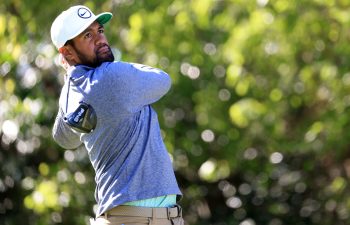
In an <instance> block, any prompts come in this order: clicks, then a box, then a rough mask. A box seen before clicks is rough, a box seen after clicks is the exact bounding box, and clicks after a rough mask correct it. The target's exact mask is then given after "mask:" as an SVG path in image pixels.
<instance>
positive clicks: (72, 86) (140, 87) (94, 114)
mask: <svg viewBox="0 0 350 225" xmlns="http://www.w3.org/2000/svg"><path fill="white" fill-rule="evenodd" d="M111 18H112V14H111V13H109V12H104V13H101V14H98V15H95V14H94V13H93V12H92V11H91V10H90V9H89V8H87V7H85V6H81V5H78V6H73V7H71V8H69V9H67V10H66V11H63V12H62V13H61V14H60V15H59V16H58V17H57V18H56V19H55V20H54V22H53V23H52V26H51V39H52V42H53V44H54V45H55V46H56V48H57V49H58V51H59V53H60V55H61V61H62V64H63V66H64V67H65V69H66V70H67V74H66V77H65V84H64V86H63V87H62V91H61V95H60V99H59V109H58V114H57V117H56V120H55V123H54V127H53V131H52V134H53V138H54V139H55V141H56V142H57V143H58V144H59V145H60V146H62V147H63V148H66V149H75V148H77V147H79V146H80V145H84V147H85V148H86V150H87V152H88V156H89V159H90V161H91V164H92V166H93V168H94V170H95V181H96V190H95V198H96V201H97V206H98V207H97V211H96V218H94V219H91V220H90V222H91V224H109V225H116V224H119V225H120V224H125V225H127V224H153V225H171V224H178V225H180V224H183V223H184V222H183V219H182V212H181V208H180V206H179V205H177V199H179V198H180V197H181V192H180V190H179V187H178V184H177V181H176V178H175V175H174V171H173V168H172V163H171V160H170V158H169V155H168V152H167V150H166V148H165V145H164V143H163V140H162V136H161V133H160V128H159V123H158V118H157V114H156V112H155V111H154V110H153V108H152V107H151V106H150V105H151V104H152V103H154V102H156V101H158V100H159V99H160V98H161V97H162V96H163V95H165V94H166V93H167V92H168V90H169V89H170V86H171V80H170V78H169V76H168V74H166V73H165V72H163V71H161V70H159V69H155V68H152V67H149V66H145V65H141V64H135V63H127V62H121V61H114V56H113V53H112V51H111V48H110V46H109V44H108V41H107V38H106V36H105V34H104V26H103V25H104V24H105V23H107V22H108V21H109V20H110V19H111Z"/></svg>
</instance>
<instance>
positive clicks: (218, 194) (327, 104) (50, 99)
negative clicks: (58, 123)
mask: <svg viewBox="0 0 350 225" xmlns="http://www.w3.org/2000/svg"><path fill="white" fill-rule="evenodd" d="M72 4H85V5H87V6H89V7H90V8H91V9H92V10H93V11H94V12H95V13H100V12H102V11H111V12H113V14H114V17H113V19H112V21H111V22H110V23H109V24H108V25H106V33H107V36H108V38H109V42H110V44H111V46H112V47H113V51H114V53H115V56H116V58H117V59H118V60H123V61H131V62H138V63H143V64H147V65H151V66H154V67H158V68H161V69H163V70H165V71H166V72H168V73H169V74H170V75H171V77H172V80H173V86H172V89H171V91H170V93H169V94H168V95H166V96H165V97H164V98H163V99H162V100H161V101H159V102H158V103H156V104H155V105H154V107H155V108H156V110H157V112H158V115H159V118H160V122H161V126H162V131H163V135H164V140H165V142H166V145H167V147H168V150H169V153H170V155H171V158H172V160H173V163H174V168H175V171H176V175H177V178H178V181H179V185H180V186H181V189H182V191H183V194H184V198H183V199H182V201H181V202H180V204H181V205H182V206H183V208H184V217H185V220H186V222H187V224H189V225H199V224H201V225H203V224H204V225H205V224H208V225H209V224H212V225H226V224H227V225H310V224H318V225H334V224H337V225H348V224H350V181H349V177H350V151H349V150H350V149H349V148H350V132H349V131H350V116H349V115H350V45H349V41H350V29H349V28H350V26H349V25H350V1H348V0H298V1H296V0H172V1H170V0H162V1H160V0H106V1H98V0H94V1H91V0H90V1H68V0H60V1H40V0H2V2H1V4H0V49H1V51H0V143H1V145H0V165H1V170H0V224H1V225H15V224H28V225H48V224H65V225H73V224H75V225H78V224H81V225H83V224H87V223H88V222H87V221H88V218H89V217H90V216H93V215H94V211H93V209H94V204H95V200H94V197H93V192H94V187H95V183H94V174H93V170H92V167H91V165H90V162H89V160H88V158H87V155H86V152H85V150H84V149H62V148H60V147H59V146H58V145H57V144H55V143H54V141H53V139H52V138H51V129H52V125H53V122H54V118H55V115H56V112H57V106H58V101H57V100H58V96H59V93H60V88H61V86H62V83H63V74H64V70H63V69H62V68H60V67H59V66H58V63H57V61H58V60H57V50H56V49H55V48H54V47H53V45H52V44H51V40H50V27H51V23H52V21H53V20H54V18H55V17H56V16H57V15H58V14H59V13H60V12H61V11H63V10H65V9H67V8H68V7H69V6H71V5H72ZM107 91H108V90H107Z"/></svg>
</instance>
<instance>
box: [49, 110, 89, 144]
mask: <svg viewBox="0 0 350 225" xmlns="http://www.w3.org/2000/svg"><path fill="white" fill-rule="evenodd" d="M52 137H53V139H54V140H55V141H56V142H57V144H59V145H60V146H61V147H63V148H65V149H76V148H78V147H79V146H80V145H81V144H82V143H81V141H80V136H79V134H77V133H75V132H74V131H73V130H72V129H71V128H70V127H69V126H68V125H67V124H66V123H65V122H64V114H63V111H62V109H61V108H60V109H59V111H58V114H57V116H56V120H55V123H54V126H53V129H52Z"/></svg>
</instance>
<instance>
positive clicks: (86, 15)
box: [78, 8, 91, 19]
mask: <svg viewBox="0 0 350 225" xmlns="http://www.w3.org/2000/svg"><path fill="white" fill-rule="evenodd" d="M78 16H79V17H80V18H83V19H87V18H90V17H91V12H90V11H89V10H88V9H87V8H79V9H78Z"/></svg>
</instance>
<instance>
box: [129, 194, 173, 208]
mask: <svg viewBox="0 0 350 225" xmlns="http://www.w3.org/2000/svg"><path fill="white" fill-rule="evenodd" d="M123 205H129V206H138V207H171V206H174V205H176V195H165V196H160V197H156V198H149V199H143V200H138V201H133V202H126V203H124V204H123Z"/></svg>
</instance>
